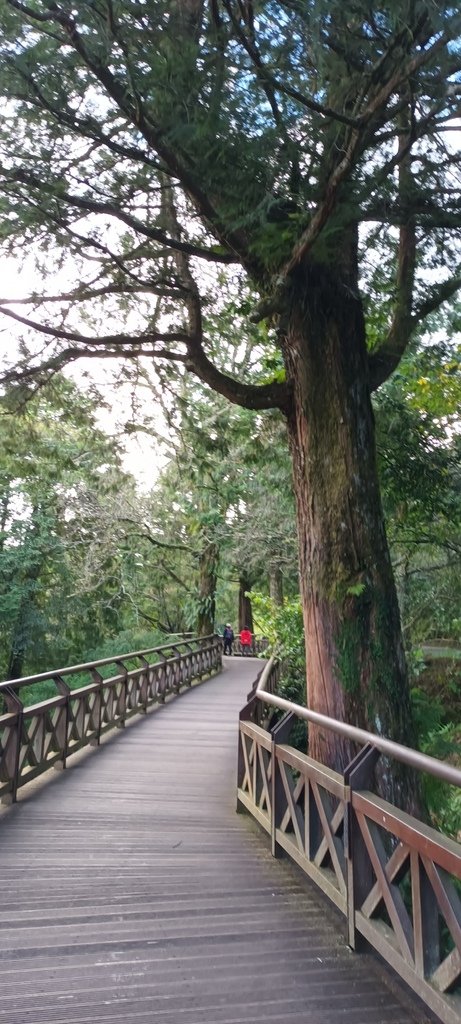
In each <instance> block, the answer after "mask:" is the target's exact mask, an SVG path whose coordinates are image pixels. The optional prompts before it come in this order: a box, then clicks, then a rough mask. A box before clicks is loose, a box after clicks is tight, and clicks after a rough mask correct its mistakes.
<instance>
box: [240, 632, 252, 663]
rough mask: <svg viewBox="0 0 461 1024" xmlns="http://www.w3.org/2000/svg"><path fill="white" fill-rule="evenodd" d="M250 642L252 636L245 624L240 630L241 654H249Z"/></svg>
mask: <svg viewBox="0 0 461 1024" xmlns="http://www.w3.org/2000/svg"><path fill="white" fill-rule="evenodd" d="M252 643H253V637H252V635H251V633H250V630H249V629H248V627H247V626H244V628H243V629H241V630H240V644H241V647H242V654H243V655H246V656H247V657H248V655H249V654H251V645H252Z"/></svg>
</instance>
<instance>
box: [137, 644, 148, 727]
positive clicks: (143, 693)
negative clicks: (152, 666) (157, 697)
mask: <svg viewBox="0 0 461 1024" xmlns="http://www.w3.org/2000/svg"><path fill="white" fill-rule="evenodd" d="M139 660H140V662H141V664H142V666H143V668H144V672H143V675H142V683H141V686H140V698H141V700H140V702H139V704H140V706H139V705H138V707H139V711H140V713H142V714H143V715H147V707H148V702H149V662H148V661H147V658H144V657H143V655H142V654H140V655H139Z"/></svg>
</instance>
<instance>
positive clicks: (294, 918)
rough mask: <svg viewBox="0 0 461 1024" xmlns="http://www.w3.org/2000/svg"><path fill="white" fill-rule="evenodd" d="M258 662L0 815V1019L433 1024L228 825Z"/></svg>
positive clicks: (262, 842) (252, 833)
mask: <svg viewBox="0 0 461 1024" xmlns="http://www.w3.org/2000/svg"><path fill="white" fill-rule="evenodd" d="M259 666H260V663H257V662H256V661H254V660H253V659H248V661H245V660H241V659H238V660H237V659H235V660H231V659H226V667H225V671H224V672H223V674H222V675H221V676H219V677H216V678H215V679H212V680H210V681H208V682H207V683H205V684H203V685H202V686H198V687H194V688H193V689H192V690H191V691H190V692H187V693H185V694H184V695H183V696H181V697H180V698H179V699H177V700H174V701H172V702H171V703H168V704H167V705H166V706H165V707H163V708H160V709H158V710H157V711H155V712H154V713H152V714H149V715H148V716H147V717H146V718H142V719H141V720H139V719H137V720H133V721H132V723H131V724H130V725H129V726H128V727H127V728H126V730H124V731H123V732H117V733H114V734H112V735H111V736H110V737H109V738H108V739H107V740H106V741H105V742H104V744H103V746H102V747H101V749H100V750H99V751H91V752H86V753H82V754H80V755H76V757H75V758H74V759H73V760H71V761H70V763H69V768H68V769H67V770H66V771H65V772H61V773H53V772H51V773H49V774H48V775H47V776H46V777H45V780H41V781H40V783H37V784H32V786H31V787H30V791H29V793H27V791H24V792H23V793H21V798H20V802H19V803H18V804H17V805H16V806H13V807H10V808H5V809H3V811H2V812H1V814H0V871H1V879H2V901H1V908H0V921H1V931H0V993H1V999H0V1024H119V1022H122V1021H126V1022H128V1024H240V1022H247V1024H262V1022H265V1024H338V1022H340V1024H422V1022H423V1021H426V1020H427V1016H426V1014H425V1012H424V1011H422V1010H419V1009H418V1008H417V1007H416V1004H415V1002H414V1001H413V1000H412V998H411V997H410V996H408V995H407V994H406V992H403V991H402V989H401V988H399V987H398V986H397V984H394V983H389V982H387V981H386V977H385V975H384V974H383V972H382V971H381V969H378V968H377V967H376V966H374V961H373V959H372V958H371V957H368V956H363V957H362V956H356V955H354V954H353V953H351V952H350V951H349V950H348V948H347V947H346V945H345V942H344V938H343V934H344V923H343V921H342V920H340V919H339V918H336V916H335V915H334V912H333V911H332V910H331V909H330V908H329V907H328V906H326V905H325V903H324V902H323V900H322V899H321V897H320V896H318V895H317V893H316V892H315V891H314V890H312V889H311V888H310V887H308V883H307V882H304V880H303V879H301V878H300V876H299V875H297V874H296V873H295V870H294V869H293V868H291V866H290V865H289V863H288V862H287V861H280V860H278V861H274V860H273V859H272V858H271V856H270V850H269V843H268V839H267V836H265V835H264V834H262V833H260V832H259V830H258V829H257V826H256V825H255V824H254V822H253V821H252V820H250V819H249V818H247V817H246V816H244V815H243V816H242V815H237V814H236V813H235V785H236V753H237V715H238V710H239V709H240V707H241V706H242V704H243V703H244V699H245V696H246V693H247V691H248V689H249V685H250V683H251V682H252V681H253V679H254V677H255V675H256V670H257V668H259ZM32 787H33V790H32Z"/></svg>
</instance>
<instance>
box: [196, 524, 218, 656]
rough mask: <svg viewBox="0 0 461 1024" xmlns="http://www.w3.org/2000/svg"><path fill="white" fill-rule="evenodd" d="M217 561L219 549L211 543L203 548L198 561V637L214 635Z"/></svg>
mask: <svg viewBox="0 0 461 1024" xmlns="http://www.w3.org/2000/svg"><path fill="white" fill-rule="evenodd" d="M218 561H219V548H218V545H217V544H215V543H214V541H212V542H211V543H208V544H207V545H206V546H205V547H204V549H203V551H202V553H201V555H200V561H199V592H198V609H199V610H198V616H197V634H198V636H210V634H211V633H214V624H215V611H216V580H217V573H218Z"/></svg>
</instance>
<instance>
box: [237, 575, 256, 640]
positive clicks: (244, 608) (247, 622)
mask: <svg viewBox="0 0 461 1024" xmlns="http://www.w3.org/2000/svg"><path fill="white" fill-rule="evenodd" d="M248 590H251V583H250V580H249V579H248V576H240V578H239V632H240V630H242V629H245V628H246V629H249V630H250V633H253V632H254V629H253V609H252V607H251V601H250V598H249V597H247V596H246V594H247V591H248Z"/></svg>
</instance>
